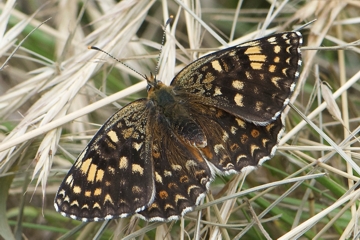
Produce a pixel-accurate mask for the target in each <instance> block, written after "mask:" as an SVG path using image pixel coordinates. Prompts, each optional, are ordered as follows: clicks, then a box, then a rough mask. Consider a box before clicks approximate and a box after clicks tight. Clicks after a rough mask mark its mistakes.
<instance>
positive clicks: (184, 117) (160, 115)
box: [148, 82, 207, 148]
mask: <svg viewBox="0 0 360 240" xmlns="http://www.w3.org/2000/svg"><path fill="white" fill-rule="evenodd" d="M173 89H174V87H173V86H167V85H165V84H163V83H162V82H157V83H156V84H154V85H153V86H151V87H150V88H149V91H148V100H149V103H150V105H152V107H153V108H154V109H155V112H156V121H161V122H162V121H164V123H166V125H167V126H168V127H169V128H170V129H171V130H172V131H173V132H174V133H175V134H176V135H177V137H178V138H179V139H181V140H182V141H184V142H186V143H188V144H190V145H191V146H195V147H198V148H203V147H206V145H207V141H206V136H205V134H204V132H203V131H202V129H201V127H200V126H199V124H198V123H197V122H196V121H195V120H194V119H193V118H192V117H191V115H190V114H189V112H188V111H187V109H188V107H187V105H186V104H187V101H186V99H184V98H183V97H178V96H177V95H176V94H175V92H174V91H173Z"/></svg>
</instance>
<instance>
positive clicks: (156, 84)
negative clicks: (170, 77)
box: [145, 72, 163, 93]
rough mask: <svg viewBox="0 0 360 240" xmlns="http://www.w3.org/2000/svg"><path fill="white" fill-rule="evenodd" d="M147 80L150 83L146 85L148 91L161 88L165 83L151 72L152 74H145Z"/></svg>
mask: <svg viewBox="0 0 360 240" xmlns="http://www.w3.org/2000/svg"><path fill="white" fill-rule="evenodd" d="M145 80H146V81H147V83H148V85H147V87H146V90H147V92H148V93H149V92H150V91H151V90H154V89H158V88H160V87H161V86H162V85H163V83H162V82H161V81H160V80H157V79H156V76H155V75H154V74H152V72H150V76H149V77H148V76H146V75H145Z"/></svg>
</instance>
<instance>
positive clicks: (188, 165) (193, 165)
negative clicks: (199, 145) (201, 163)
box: [185, 160, 198, 169]
mask: <svg viewBox="0 0 360 240" xmlns="http://www.w3.org/2000/svg"><path fill="white" fill-rule="evenodd" d="M197 165H198V164H197V163H196V162H195V161H194V160H187V161H186V163H185V167H186V168H187V169H190V168H191V167H195V166H197Z"/></svg>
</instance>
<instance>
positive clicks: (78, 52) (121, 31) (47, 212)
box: [0, 0, 360, 239]
mask: <svg viewBox="0 0 360 240" xmlns="http://www.w3.org/2000/svg"><path fill="white" fill-rule="evenodd" d="M30 2H31V3H32V4H35V3H33V2H34V1H17V2H15V1H14V0H9V1H7V2H6V3H1V4H0V8H1V14H0V55H1V56H2V63H5V65H4V66H3V68H2V69H1V70H2V71H1V72H0V74H1V75H0V76H1V78H0V216H1V218H0V229H1V230H0V236H1V237H0V238H4V239H15V238H17V239H20V238H23V239H55V238H59V237H62V238H69V239H75V238H77V239H91V238H95V239H109V238H114V239H131V238H135V237H136V238H139V239H239V238H243V239H277V238H278V239H296V238H302V239H357V238H359V234H360V228H359V223H358V220H359V216H360V215H359V211H360V210H359V208H358V206H359V202H358V199H359V195H360V192H359V190H358V182H359V175H360V168H359V166H358V163H359V158H360V154H359V152H360V144H359V139H358V138H355V137H354V135H355V136H357V137H358V136H359V134H358V131H359V122H360V118H359V115H360V97H359V96H360V95H359V92H360V85H359V78H360V64H359V63H360V55H359V53H360V49H359V47H358V42H356V41H357V40H359V39H360V31H359V29H360V18H359V13H360V2H359V1H350V0H343V1H336V0H326V1H325V0H324V1H313V0H308V1H304V0H299V1H294V0H291V1H247V0H244V1H239V2H237V1H208V0H206V1H205V0H204V1H180V0H174V1H166V0H164V1H148V0H146V1H145V0H137V1H135V0H125V1H120V2H119V3H116V2H115V1H59V2H57V1H50V2H46V1H44V3H46V4H44V5H38V6H35V5H34V6H33V5H29V4H30ZM220 2H225V3H220ZM271 3H272V4H273V5H271ZM171 14H172V15H174V21H173V23H172V24H171V26H169V27H168V28H167V32H166V41H165V44H164V46H163V49H162V56H161V59H160V69H159V73H158V79H160V80H162V81H163V82H164V83H166V84H170V82H171V79H172V78H173V77H174V75H175V74H176V73H177V72H179V71H180V70H181V69H182V68H183V67H184V66H186V65H187V64H189V63H190V62H192V61H194V60H195V59H197V58H198V57H199V56H201V55H203V54H205V53H207V52H209V51H210V49H211V50H216V49H219V48H224V47H227V46H232V45H235V44H238V43H241V42H244V41H247V40H251V39H254V38H257V37H261V36H264V35H268V34H271V33H274V32H281V31H288V30H292V29H297V28H299V27H300V26H302V25H304V24H306V23H308V22H309V21H312V20H314V19H317V20H316V21H315V22H313V23H312V24H310V25H309V26H307V27H306V28H304V29H301V32H302V33H303V35H304V45H303V47H302V55H303V67H302V71H301V76H300V78H299V81H298V84H297V88H296V91H295V94H294V95H293V96H292V99H291V100H292V101H291V102H292V109H291V108H288V109H287V111H286V112H287V114H288V115H287V117H286V133H285V134H284V135H283V138H282V139H281V141H280V143H279V148H278V151H277V154H276V156H275V157H274V158H273V159H271V160H270V161H268V162H266V163H265V164H264V165H263V166H262V167H259V168H258V169H257V170H255V171H253V172H251V173H249V175H247V176H246V178H245V179H244V178H243V177H244V176H243V175H236V174H235V175H231V176H226V177H217V178H216V180H215V181H214V182H213V183H212V184H211V187H210V192H209V193H208V194H207V196H206V198H205V200H204V203H203V204H201V205H200V206H199V207H197V208H196V209H195V211H193V212H190V213H188V214H186V215H185V217H184V218H183V219H181V220H179V221H173V222H168V223H157V222H155V223H154V222H152V223H148V222H145V221H143V220H139V219H138V218H137V217H129V218H123V219H117V220H112V221H109V222H94V223H81V222H79V221H75V220H71V219H69V218H64V217H63V216H61V215H60V214H58V213H57V212H55V209H54V207H53V199H54V195H55V193H56V191H57V189H58V187H59V185H60V183H61V181H62V180H63V178H64V176H65V174H66V172H67V171H68V170H69V169H70V167H71V165H72V164H73V162H74V160H75V159H76V157H77V155H78V154H79V153H80V152H81V150H82V149H84V147H85V146H86V144H87V142H88V141H89V140H90V139H91V138H92V136H93V135H94V134H95V132H96V130H97V129H99V127H100V126H101V125H102V124H103V123H104V122H105V120H106V119H107V117H109V116H111V115H112V114H113V113H114V112H115V111H117V109H118V108H120V107H121V106H123V105H125V104H127V103H129V102H131V101H133V100H135V99H138V98H140V97H145V96H146V93H145V88H146V82H145V81H144V79H143V78H142V77H141V76H140V75H138V74H136V73H135V72H134V71H132V70H130V69H129V68H127V67H125V66H123V65H122V64H119V63H117V62H115V61H114V60H113V59H111V58H109V57H108V56H106V55H105V54H103V53H101V52H97V51H93V50H88V49H87V46H88V45H95V46H97V47H100V48H102V49H104V50H105V51H107V52H109V53H111V54H112V55H114V56H115V57H117V58H119V59H120V60H121V61H124V62H126V64H127V65H129V66H130V67H131V68H133V69H135V70H136V71H138V72H140V73H141V74H146V75H149V72H151V71H152V72H154V71H155V68H156V62H157V57H158V54H159V49H160V46H161V37H162V31H163V30H162V26H163V25H164V23H165V21H166V20H167V19H168V18H169V16H170V15H171ZM48 17H52V18H51V19H50V20H49V21H47V22H45V23H44V24H43V25H41V26H40V27H39V25H40V24H41V22H42V21H44V20H46V19H47V18H48ZM37 27H39V29H37V30H35V31H34V32H32V33H31V34H30V35H29V36H27V34H29V33H30V31H32V30H33V29H34V28H37ZM23 39H25V40H24V41H23V42H21V41H22V40H23ZM20 42H21V46H19V49H17V51H16V52H14V54H13V55H11V54H12V52H13V51H14V50H15V49H16V47H17V46H18V45H19V43H20ZM328 47H332V48H328ZM10 55H11V58H10V59H9V61H7V62H6V59H7V58H8V57H9V56H10ZM321 81H325V82H326V83H328V84H329V85H330V86H332V89H333V90H332V91H329V89H328V88H327V87H326V86H325V85H324V84H320V83H321ZM320 86H322V88H320ZM324 86H325V87H324ZM322 95H324V96H325V97H322ZM323 99H326V103H325V101H324V100H323ZM115 101H116V102H115ZM337 106H338V108H337ZM295 109H298V111H299V113H298V112H297V111H295ZM116 180H118V179H114V181H116Z"/></svg>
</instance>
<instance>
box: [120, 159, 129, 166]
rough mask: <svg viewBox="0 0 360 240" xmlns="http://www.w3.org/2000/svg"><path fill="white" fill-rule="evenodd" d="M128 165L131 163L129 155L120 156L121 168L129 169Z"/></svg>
mask: <svg viewBox="0 0 360 240" xmlns="http://www.w3.org/2000/svg"><path fill="white" fill-rule="evenodd" d="M128 165H129V161H128V159H127V157H121V158H120V164H119V168H120V169H127V168H128Z"/></svg>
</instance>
